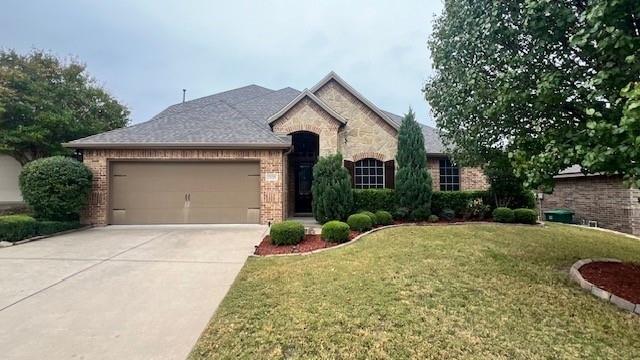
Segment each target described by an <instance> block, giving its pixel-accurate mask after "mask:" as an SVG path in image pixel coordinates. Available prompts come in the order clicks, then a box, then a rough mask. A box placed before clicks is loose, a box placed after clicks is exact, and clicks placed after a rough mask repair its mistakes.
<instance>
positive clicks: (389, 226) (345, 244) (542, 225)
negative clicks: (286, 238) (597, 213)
mask: <svg viewBox="0 0 640 360" xmlns="http://www.w3.org/2000/svg"><path fill="white" fill-rule="evenodd" d="M450 225H505V226H514V225H515V226H540V227H544V226H545V225H544V222H537V223H536V224H534V225H528V224H513V223H508V224H506V223H498V222H491V221H461V222H451V223H434V224H430V223H406V224H393V225H386V226H380V227H377V228H373V229H371V230H369V231H367V232H363V233H362V234H360V235H358V236H356V237H354V238H353V239H351V240H349V241H347V242H344V243H342V244H338V245H335V246H330V247H326V248H322V249H318V250H312V251H307V252H301V253H288V254H271V255H256V254H251V255H249V257H256V258H269V257H284V256H306V255H311V254H317V253H321V252H325V251H329V250H334V249H338V248H341V247H345V246H348V245H351V244H353V243H355V242H356V241H358V240H360V239H361V238H363V237H364V236H365V235H369V234H373V233H375V232H378V231H380V230H386V229H392V228H396V227H403V226H450Z"/></svg>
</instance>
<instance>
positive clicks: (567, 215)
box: [544, 209, 574, 224]
mask: <svg viewBox="0 0 640 360" xmlns="http://www.w3.org/2000/svg"><path fill="white" fill-rule="evenodd" d="M573 214H574V212H573V210H571V209H553V210H549V211H545V212H544V219H545V220H546V221H553V222H561V223H565V224H572V223H573Z"/></svg>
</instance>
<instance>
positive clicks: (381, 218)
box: [376, 210, 393, 225]
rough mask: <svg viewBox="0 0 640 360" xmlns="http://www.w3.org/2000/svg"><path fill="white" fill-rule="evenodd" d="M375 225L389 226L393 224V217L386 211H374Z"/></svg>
mask: <svg viewBox="0 0 640 360" xmlns="http://www.w3.org/2000/svg"><path fill="white" fill-rule="evenodd" d="M376 223H377V224H378V225H391V224H393V216H391V213H389V212H388V211H384V210H378V211H376Z"/></svg>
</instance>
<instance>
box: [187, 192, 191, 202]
mask: <svg viewBox="0 0 640 360" xmlns="http://www.w3.org/2000/svg"><path fill="white" fill-rule="evenodd" d="M187 195H188V196H187V199H189V201H191V193H188V194H187Z"/></svg>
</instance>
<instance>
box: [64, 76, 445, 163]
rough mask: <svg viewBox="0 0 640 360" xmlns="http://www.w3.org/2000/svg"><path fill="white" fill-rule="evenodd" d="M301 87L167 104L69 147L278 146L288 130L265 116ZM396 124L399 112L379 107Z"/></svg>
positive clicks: (432, 137) (432, 147) (433, 143)
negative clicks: (278, 127)
mask: <svg viewBox="0 0 640 360" xmlns="http://www.w3.org/2000/svg"><path fill="white" fill-rule="evenodd" d="M300 93H301V92H300V91H298V90H296V89H293V88H290V87H286V88H283V89H280V90H271V89H267V88H265V87H262V86H258V85H249V86H245V87H241V88H238V89H233V90H229V91H225V92H221V93H218V94H214V95H210V96H205V97H202V98H198V99H194V100H190V101H187V102H184V103H179V104H175V105H171V106H169V107H168V108H166V109H165V110H163V111H162V112H160V113H159V114H157V115H156V116H154V117H153V118H152V119H151V120H149V121H147V122H143V123H139V124H135V125H132V126H129V127H126V128H121V129H116V130H112V131H108V132H104V133H101V134H97V135H93V136H89V137H86V138H83V139H78V140H74V141H71V142H70V143H67V144H65V145H66V146H69V147H78V148H88V147H110V146H123V147H128V146H131V147H136V146H140V147H149V146H159V147H161V146H172V147H190V146H191V147H207V146H211V147H225V146H228V147H283V148H286V147H288V146H289V145H290V144H291V139H290V137H288V136H280V135H277V134H274V133H273V132H272V131H271V128H270V126H269V121H268V119H269V118H270V117H271V116H272V115H274V114H276V113H277V112H278V111H280V110H281V109H283V108H284V107H285V106H287V105H288V104H290V103H291V102H292V101H293V100H294V99H295V98H296V97H298V95H300ZM383 112H384V114H385V115H386V117H387V118H388V119H389V120H391V122H392V123H394V125H396V128H397V127H399V126H400V123H401V122H402V117H401V116H398V115H396V114H393V113H390V112H388V111H383ZM422 133H423V134H424V137H425V147H426V149H427V153H429V154H440V153H442V152H443V151H444V147H443V145H442V141H441V140H440V137H439V136H438V133H437V130H436V129H434V128H432V127H430V126H427V125H422Z"/></svg>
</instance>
